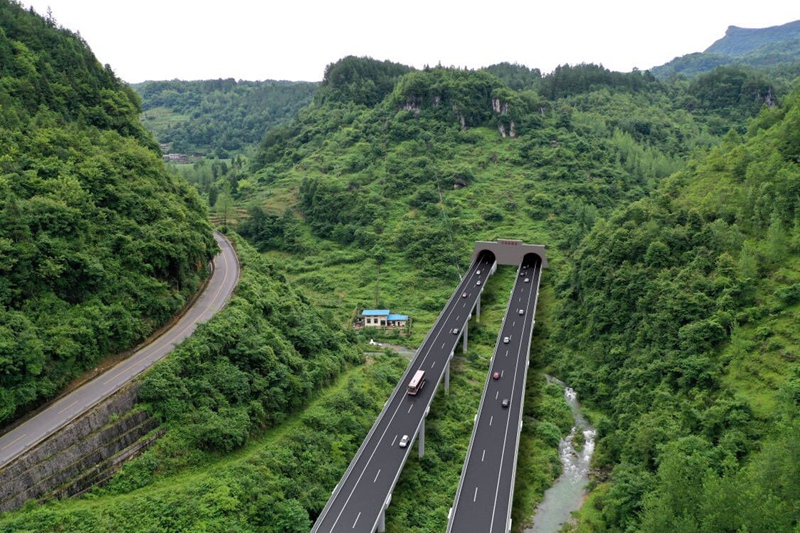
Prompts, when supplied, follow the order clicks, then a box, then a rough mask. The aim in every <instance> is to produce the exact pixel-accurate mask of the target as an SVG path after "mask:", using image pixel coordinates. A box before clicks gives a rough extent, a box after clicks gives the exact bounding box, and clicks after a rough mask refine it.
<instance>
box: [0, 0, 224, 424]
mask: <svg viewBox="0 0 800 533" xmlns="http://www.w3.org/2000/svg"><path fill="white" fill-rule="evenodd" d="M139 112H140V110H139V100H138V98H137V96H136V94H135V93H134V92H133V91H132V90H131V89H130V88H128V87H127V86H125V85H124V84H123V83H121V82H120V80H118V79H117V78H116V76H115V75H114V73H113V72H112V71H111V69H110V68H108V67H103V66H102V65H100V64H99V63H98V61H97V60H96V59H95V57H94V55H92V53H91V51H90V50H89V48H88V47H87V45H86V43H85V42H83V41H82V40H81V38H80V37H79V36H77V35H76V34H74V33H72V32H70V31H67V30H64V29H60V28H58V27H57V25H56V23H55V21H53V20H52V19H45V18H42V17H39V16H37V15H35V14H34V13H32V12H29V11H27V10H25V9H23V8H22V7H21V6H20V5H18V4H17V3H16V2H10V1H7V0H4V1H2V2H0V272H2V275H0V423H8V422H9V421H10V420H12V419H13V418H14V417H16V416H18V415H19V414H21V413H23V412H24V411H25V410H26V409H29V408H30V407H32V406H35V405H37V404H38V403H40V402H41V401H43V400H46V399H49V398H52V397H53V396H54V395H56V394H57V393H58V392H59V391H60V390H61V388H62V387H63V386H64V385H65V384H66V383H67V382H69V381H70V380H71V379H72V378H74V377H75V376H76V375H77V374H78V373H80V372H81V371H83V370H86V369H89V368H92V367H93V366H94V365H95V364H96V363H97V361H98V360H99V359H100V358H101V357H104V356H107V355H109V354H113V353H116V352H120V351H123V350H126V349H128V348H130V347H132V346H133V345H135V344H136V343H138V342H139V341H141V340H143V339H144V338H145V337H146V336H147V335H149V334H150V333H151V332H153V331H154V330H155V329H156V328H158V327H159V326H161V325H162V324H163V323H164V322H165V321H167V320H168V319H169V318H170V317H172V316H173V314H174V313H175V312H176V311H177V310H178V309H179V308H180V307H181V306H182V305H183V303H184V302H185V301H186V299H187V298H188V297H189V296H190V295H191V294H193V293H194V292H195V290H196V289H197V287H198V285H199V283H200V282H201V281H202V279H203V278H204V277H205V275H206V267H205V265H206V263H207V261H208V260H209V259H210V257H211V256H212V255H213V254H214V252H215V251H216V248H217V246H216V243H215V242H214V240H213V238H212V235H211V228H210V226H209V223H208V222H207V218H208V216H207V209H206V207H205V205H204V203H203V202H202V200H201V199H200V197H199V195H198V194H197V192H196V191H195V190H194V189H193V188H192V187H191V186H189V185H187V184H186V183H185V182H183V181H181V180H177V179H175V178H174V177H173V176H172V175H171V174H170V173H168V172H166V171H165V169H164V167H163V164H162V162H161V159H160V155H159V153H158V146H157V144H156V143H155V140H154V139H153V138H152V136H151V135H150V134H149V133H148V132H147V131H146V130H145V129H144V128H143V127H142V126H141V124H140V123H139Z"/></svg>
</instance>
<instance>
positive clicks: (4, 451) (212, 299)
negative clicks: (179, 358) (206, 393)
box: [0, 233, 239, 468]
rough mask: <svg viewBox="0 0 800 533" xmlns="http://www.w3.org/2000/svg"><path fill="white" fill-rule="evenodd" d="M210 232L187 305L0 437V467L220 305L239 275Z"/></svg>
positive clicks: (224, 242) (227, 249) (230, 253)
mask: <svg viewBox="0 0 800 533" xmlns="http://www.w3.org/2000/svg"><path fill="white" fill-rule="evenodd" d="M214 238H215V239H216V240H217V243H219V246H220V248H221V250H222V251H221V252H220V253H219V254H218V255H217V256H216V257H215V258H214V260H213V264H214V271H213V274H212V276H211V279H210V280H209V282H208V285H207V286H206V288H205V290H204V291H203V293H202V294H201V295H200V297H199V298H198V299H197V300H196V301H195V303H194V304H193V305H192V306H191V308H189V309H188V310H187V311H186V313H185V314H184V315H183V316H182V317H181V318H180V319H179V320H178V321H177V322H176V323H175V325H174V326H172V327H171V328H170V329H169V330H167V331H166V332H164V333H163V334H162V335H161V336H159V337H158V338H156V339H155V340H153V341H152V342H151V343H150V344H148V345H146V346H144V347H143V348H142V349H140V350H138V351H137V352H135V353H134V354H132V355H131V356H130V357H128V358H127V359H125V360H124V361H121V362H120V363H118V364H117V365H116V366H114V367H112V368H110V369H109V370H107V371H105V372H104V373H102V374H100V375H99V376H97V377H95V378H94V379H92V380H91V381H89V382H87V383H86V384H84V385H83V386H81V387H80V388H78V389H76V390H74V391H72V392H70V393H69V394H67V395H66V396H64V397H62V398H60V399H58V400H57V401H56V402H54V403H53V404H52V405H50V406H49V407H47V408H46V409H44V410H43V411H41V412H40V413H39V414H37V415H36V416H34V417H33V418H31V419H29V420H27V421H26V422H24V423H23V424H21V425H19V426H17V427H16V428H14V429H13V430H11V431H9V432H8V433H6V434H5V435H3V436H2V437H0V468H2V467H4V466H5V465H7V464H8V463H9V462H11V460H13V459H14V458H15V457H17V456H19V455H20V454H22V453H24V452H26V451H28V450H29V449H30V448H32V447H33V446H35V445H36V444H37V443H39V442H41V441H42V440H44V439H45V438H47V437H48V436H49V435H52V434H53V433H54V432H55V431H57V430H58V429H60V428H61V427H63V426H65V425H66V424H67V423H68V422H70V421H71V420H73V419H75V418H77V417H78V416H79V415H81V414H83V413H84V412H85V411H87V410H89V409H90V408H91V407H92V406H94V405H95V404H97V403H98V402H99V401H101V400H103V399H104V398H107V397H108V396H110V395H112V394H113V393H115V392H116V391H118V390H119V389H120V388H121V387H122V386H123V385H125V384H126V383H128V382H129V381H131V380H132V379H133V378H134V377H136V376H137V375H139V374H140V373H142V372H143V371H144V370H146V369H147V368H149V367H150V366H151V365H152V364H153V363H155V362H156V361H158V360H159V359H161V358H163V357H164V356H166V355H167V354H168V353H169V352H170V351H172V349H173V348H174V347H175V346H176V345H177V344H180V342H181V341H183V340H184V339H186V338H187V337H189V336H191V334H192V333H193V332H194V330H195V328H196V327H197V325H198V324H200V323H202V322H205V321H207V320H209V319H210V318H211V317H212V316H214V314H215V313H216V312H217V311H219V310H220V309H222V308H223V307H224V306H225V304H226V303H227V301H228V299H229V298H230V296H231V294H232V293H233V289H234V288H235V287H236V284H237V282H238V281H239V261H238V259H237V257H236V252H234V250H233V246H232V245H231V243H230V242H229V241H228V239H226V238H225V237H224V236H223V235H222V234H220V233H214Z"/></svg>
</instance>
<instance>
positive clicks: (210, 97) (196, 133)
mask: <svg viewBox="0 0 800 533" xmlns="http://www.w3.org/2000/svg"><path fill="white" fill-rule="evenodd" d="M318 85H319V84H317V83H307V82H289V81H236V80H233V79H227V80H204V81H181V80H172V81H148V82H144V83H138V84H134V85H132V86H131V87H132V88H133V89H134V90H135V91H136V92H137V93H139V95H140V96H141V98H142V111H143V113H142V123H143V124H144V126H145V127H146V128H147V129H148V130H149V131H150V132H152V133H153V135H154V136H155V137H156V139H158V141H159V142H160V143H163V144H169V150H170V152H176V153H183V154H199V155H202V156H205V157H216V158H220V159H225V158H228V157H232V156H234V155H237V154H241V153H242V152H243V151H245V150H246V149H248V148H252V147H253V146H254V145H256V144H258V143H259V142H260V141H261V139H263V138H264V134H265V133H266V132H267V130H269V129H270V128H272V127H273V126H276V125H278V124H281V123H283V122H286V121H288V120H289V119H290V118H291V117H292V116H293V115H294V114H295V113H296V112H297V110H298V109H300V108H302V107H304V106H306V105H307V104H308V103H309V101H310V100H311V96H312V95H313V93H314V90H315V89H316V88H317V86H318Z"/></svg>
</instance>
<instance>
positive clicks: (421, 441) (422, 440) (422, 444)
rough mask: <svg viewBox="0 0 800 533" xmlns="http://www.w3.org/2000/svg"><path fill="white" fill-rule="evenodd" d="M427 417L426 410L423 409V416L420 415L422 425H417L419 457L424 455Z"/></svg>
mask: <svg viewBox="0 0 800 533" xmlns="http://www.w3.org/2000/svg"><path fill="white" fill-rule="evenodd" d="M426 418H428V410H427V409H426V410H425V416H423V417H422V425H421V426H420V427H419V436H418V437H417V438H418V440H419V458H420V459H422V457H423V456H424V455H425V419H426Z"/></svg>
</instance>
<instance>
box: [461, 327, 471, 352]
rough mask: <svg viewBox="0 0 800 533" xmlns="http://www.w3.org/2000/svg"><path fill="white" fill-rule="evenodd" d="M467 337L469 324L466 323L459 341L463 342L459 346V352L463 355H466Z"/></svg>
mask: <svg viewBox="0 0 800 533" xmlns="http://www.w3.org/2000/svg"><path fill="white" fill-rule="evenodd" d="M468 336H469V322H467V324H466V325H464V334H463V335H461V340H463V341H464V342H463V344H462V345H461V351H463V352H464V353H467V343H468V340H467V337H468Z"/></svg>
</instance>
